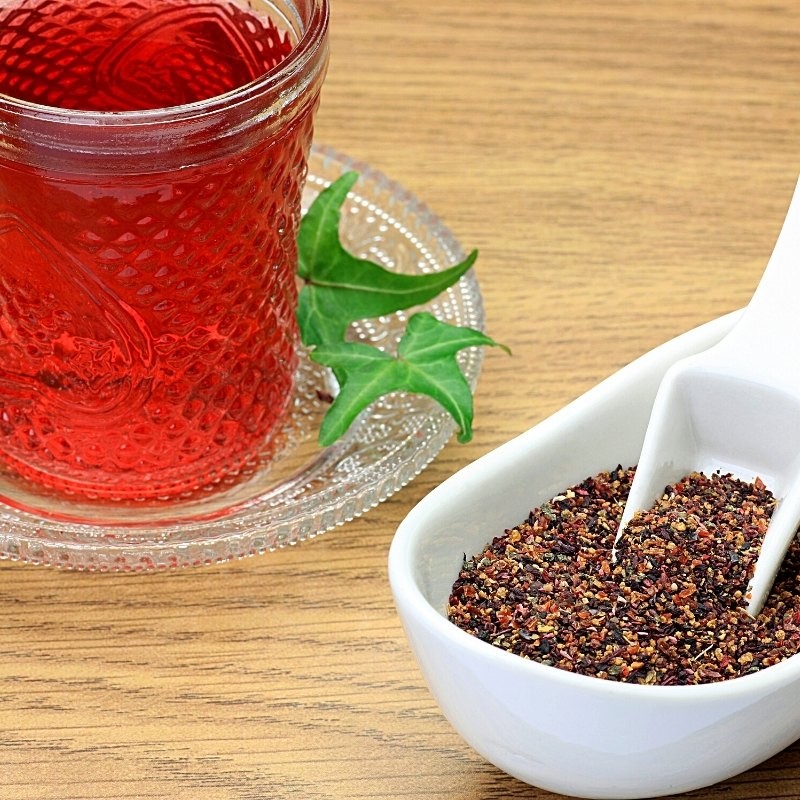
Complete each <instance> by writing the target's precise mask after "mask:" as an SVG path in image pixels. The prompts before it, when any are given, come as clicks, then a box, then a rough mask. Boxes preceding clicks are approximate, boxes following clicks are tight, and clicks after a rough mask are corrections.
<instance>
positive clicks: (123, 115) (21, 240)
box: [0, 0, 328, 500]
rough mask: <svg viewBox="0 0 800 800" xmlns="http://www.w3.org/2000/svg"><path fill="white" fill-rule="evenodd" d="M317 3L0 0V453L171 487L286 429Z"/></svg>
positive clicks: (207, 474) (10, 461)
mask: <svg viewBox="0 0 800 800" xmlns="http://www.w3.org/2000/svg"><path fill="white" fill-rule="evenodd" d="M327 28H328V3H327V0H0V462H2V463H3V464H4V465H5V468H6V469H7V470H10V471H12V472H13V473H15V474H17V475H18V476H21V477H22V478H23V479H28V480H30V481H33V482H34V483H35V484H36V485H38V486H40V487H44V488H46V489H48V490H56V491H59V492H66V493H70V494H74V495H78V496H80V497H84V498H100V499H109V500H117V499H129V500H148V499H156V498H159V499H163V498H175V497H180V496H186V495H188V494H191V493H193V492H196V491H198V490H202V489H207V488H209V487H214V486H216V485H218V484H219V483H220V481H221V480H223V479H225V480H230V476H232V475H234V476H235V475H236V474H237V473H239V472H241V471H242V470H245V469H246V465H247V464H248V463H249V462H250V461H251V460H252V458H253V453H254V452H256V451H259V450H261V449H263V448H264V446H265V443H267V442H268V441H269V439H270V438H271V437H272V436H274V435H275V432H276V430H277V429H279V428H280V425H281V422H282V419H283V417H284V416H285V414H286V410H287V407H288V405H289V401H290V396H291V390H292V381H293V375H294V372H295V369H296V366H297V350H296V322H295V305H296V279H295V271H296V234H297V226H298V223H299V217H300V199H301V191H302V186H303V182H304V178H305V175H306V159H307V156H308V152H309V148H310V145H311V138H312V122H313V116H314V112H315V110H316V107H317V105H318V101H319V94H320V88H321V84H322V81H323V78H324V73H325V69H326V65H327Z"/></svg>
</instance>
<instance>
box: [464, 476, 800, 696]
mask: <svg viewBox="0 0 800 800" xmlns="http://www.w3.org/2000/svg"><path fill="white" fill-rule="evenodd" d="M633 474H634V469H633V468H630V469H623V468H622V467H617V469H616V470H613V471H612V472H605V473H601V474H599V475H597V476H595V477H592V478H588V479H587V480H585V481H584V482H583V483H581V484H579V485H577V486H574V487H572V488H570V489H568V490H566V491H564V492H563V493H562V494H560V495H558V496H557V497H554V498H553V499H552V500H550V501H549V502H548V503H545V504H543V505H542V506H540V507H539V508H537V509H536V510H534V511H532V512H531V513H530V515H529V516H528V518H527V519H526V520H525V521H524V522H522V523H521V524H520V525H517V526H516V527H514V528H512V529H510V530H508V531H506V532H505V534H504V535H503V536H499V537H497V538H496V539H494V540H493V541H492V542H491V543H490V544H489V545H487V547H486V548H485V549H484V550H483V552H481V553H479V554H477V555H475V556H473V557H471V558H467V557H466V556H465V559H464V564H463V567H462V569H461V572H460V573H459V576H458V578H457V580H456V581H455V583H454V585H453V590H452V594H451V596H450V602H449V607H448V617H449V619H450V620H451V621H452V622H453V623H455V624H456V625H458V626H459V627H460V628H463V629H464V630H465V631H467V632H468V633H471V634H473V635H474V636H476V637H478V638H480V639H482V640H484V641H486V642H489V643H490V644H493V645H495V646H497V647H500V648H503V649H504V650H508V651H510V652H512V653H515V654H517V655H520V656H523V657H525V658H529V659H532V660H534V661H538V662H540V663H542V664H547V665H551V666H554V667H558V668H560V669H564V670H568V671H570V672H575V673H579V674H583V675H591V676H594V677H597V678H603V679H607V680H616V681H624V682H628V683H640V684H658V685H683V684H699V683H711V682H715V681H721V680H725V679H728V678H735V677H738V676H741V675H746V674H748V673H751V672H756V671H758V670H760V669H763V668H765V667H768V666H771V665H773V664H777V663H778V662H780V661H782V660H784V659H786V658H789V657H790V656H792V655H794V654H795V653H797V652H798V649H800V578H799V577H798V576H799V575H800V546H799V545H798V543H797V542H796V541H795V542H794V544H793V545H792V547H791V548H790V550H789V553H788V554H787V557H786V559H785V561H784V564H783V567H782V569H781V572H780V573H779V575H778V577H777V579H776V581H775V584H774V587H773V590H772V593H771V595H770V597H769V599H768V601H767V604H766V606H765V608H764V610H763V611H762V613H761V614H760V615H759V617H758V618H757V619H756V620H753V619H752V618H750V617H749V616H748V615H747V613H746V600H745V597H744V595H745V592H746V589H747V584H748V582H749V580H750V578H751V576H752V573H753V570H754V567H755V562H756V559H757V558H758V553H759V549H760V546H761V542H762V539H763V536H764V533H765V531H766V529H767V525H768V523H769V518H770V515H771V514H772V510H773V508H774V506H775V499H774V498H773V496H772V493H771V492H770V491H769V490H768V489H767V488H766V486H765V485H764V484H763V482H762V481H760V480H758V479H757V480H756V481H755V482H754V483H752V484H749V483H745V482H742V481H739V480H737V479H735V478H733V477H732V476H730V475H721V474H714V475H711V476H706V475H703V474H701V473H692V474H691V475H689V476H687V477H685V478H683V479H682V480H681V481H679V482H678V483H676V484H675V485H674V486H668V487H666V490H665V493H664V495H663V496H662V498H661V499H660V500H659V501H658V502H657V503H656V504H655V505H654V506H653V508H651V509H650V510H648V511H645V512H640V513H639V514H637V515H636V516H635V517H634V518H633V520H631V522H630V524H629V526H628V528H627V530H626V533H625V535H624V536H623V537H622V539H621V541H620V543H619V544H618V546H617V558H616V560H615V561H612V546H613V543H614V538H615V536H616V532H617V527H618V524H619V520H620V518H621V516H622V511H623V509H624V506H625V501H626V499H627V496H628V492H629V490H630V485H631V482H632V480H633Z"/></svg>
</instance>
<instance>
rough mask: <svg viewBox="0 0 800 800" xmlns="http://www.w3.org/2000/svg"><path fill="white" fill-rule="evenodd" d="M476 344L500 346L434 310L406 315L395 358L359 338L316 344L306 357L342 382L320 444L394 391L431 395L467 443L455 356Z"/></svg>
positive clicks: (469, 408)
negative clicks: (453, 420)
mask: <svg viewBox="0 0 800 800" xmlns="http://www.w3.org/2000/svg"><path fill="white" fill-rule="evenodd" d="M476 345H489V346H493V347H494V346H499V347H503V345H498V344H497V343H496V342H495V341H494V340H493V339H491V338H490V337H489V336H486V335H485V334H483V333H481V332H480V331H476V330H473V329H472V328H463V327H458V326H455V325H450V324H449V323H446V322H441V321H440V320H438V319H436V317H434V316H433V314H430V313H428V312H419V313H417V314H414V315H413V316H412V317H411V318H410V319H409V321H408V326H407V328H406V332H405V333H404V335H403V337H402V339H401V340H400V342H399V343H398V347H397V355H396V356H394V355H391V354H390V353H386V352H384V351H382V350H379V349H378V348H376V347H372V346H371V345H366V344H362V343H359V342H343V341H342V342H331V343H327V344H321V345H319V346H317V347H316V348H315V349H314V350H313V351H312V353H311V358H312V359H313V360H314V361H316V362H318V363H320V364H323V365H325V366H327V367H330V368H331V369H332V370H333V371H334V372H335V374H336V375H337V377H338V378H339V380H340V384H341V385H340V390H339V394H338V396H337V397H336V399H335V400H334V402H333V405H332V406H331V407H330V409H328V412H327V414H326V415H325V418H324V419H323V422H322V427H321V429H320V433H319V442H320V444H321V445H322V446H327V445H330V444H333V442H335V441H336V440H337V439H338V438H339V437H340V436H342V434H344V433H345V431H346V430H347V429H348V428H349V427H350V425H351V424H352V423H353V422H354V420H355V419H356V417H357V416H358V415H359V414H360V413H361V412H362V411H363V410H364V409H365V408H366V407H367V406H369V405H370V403H372V402H374V401H375V400H377V399H378V398H379V397H382V396H383V395H385V394H388V393H390V392H395V391H406V392H412V393H415V394H424V395H427V396H429V397H432V398H433V399H434V400H436V401H437V402H438V403H439V404H440V405H441V406H442V407H443V408H444V409H445V410H446V411H448V412H449V413H450V414H451V416H452V417H453V418H454V419H455V421H456V423H457V424H458V426H459V436H458V439H459V441H460V442H467V441H469V440H470V439H471V438H472V417H473V405H472V392H471V390H470V387H469V384H468V383H467V380H466V378H465V377H464V375H463V373H462V372H461V369H460V368H459V366H458V361H457V360H456V355H457V353H458V352H459V351H460V350H463V349H464V348H465V347H473V346H476ZM503 349H504V350H506V351H507V348H505V347H503Z"/></svg>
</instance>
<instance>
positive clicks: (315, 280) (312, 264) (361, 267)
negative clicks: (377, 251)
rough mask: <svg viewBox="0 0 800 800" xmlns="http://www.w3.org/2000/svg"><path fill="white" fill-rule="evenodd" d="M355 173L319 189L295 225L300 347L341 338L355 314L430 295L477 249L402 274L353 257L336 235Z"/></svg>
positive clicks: (376, 312) (466, 265) (377, 312)
mask: <svg viewBox="0 0 800 800" xmlns="http://www.w3.org/2000/svg"><path fill="white" fill-rule="evenodd" d="M357 179H358V173H356V172H348V173H345V174H344V175H342V176H341V177H340V178H339V179H338V180H337V181H335V182H334V183H333V184H331V185H330V186H329V187H328V188H327V189H325V190H323V191H322V192H320V194H319V195H318V196H317V198H316V199H315V200H314V202H313V203H312V204H311V207H310V208H309V210H308V212H307V213H306V215H305V217H303V220H302V222H301V224H300V231H299V234H298V240H297V243H298V267H297V274H298V275H299V276H300V278H301V279H302V280H303V281H304V285H303V287H302V288H301V290H300V296H299V298H298V309H297V319H298V323H299V327H300V335H301V338H302V340H303V344H305V345H306V347H313V346H314V345H321V344H323V343H330V342H336V341H343V340H344V338H345V334H346V332H347V328H348V327H349V325H350V324H351V323H352V322H355V321H356V320H359V319H367V318H370V317H379V316H381V315H383V314H392V313H394V312H395V311H399V310H401V309H405V308H410V307H411V306H415V305H420V304H422V303H426V302H428V301H429V300H432V299H433V298H434V297H436V296H437V295H439V294H441V292H443V291H444V290H445V289H447V288H448V287H449V286H452V285H453V284H454V283H456V281H458V280H459V278H461V276H462V275H464V273H465V272H467V270H469V269H470V267H472V265H473V264H474V263H475V259H476V258H477V257H478V253H477V251H473V252H472V253H470V255H469V256H467V258H466V259H464V261H462V262H461V263H459V264H456V265H455V266H453V267H450V268H449V269H446V270H443V271H441V272H434V273H430V274H424V275H407V274H402V273H397V272H392V271H391V270H387V269H384V268H383V267H382V266H380V265H379V264H375V263H373V262H372V261H368V260H366V259H361V258H356V257H355V256H353V255H351V254H350V253H349V252H347V250H345V248H344V247H343V245H342V243H341V240H340V238H339V224H340V222H341V206H342V204H343V203H344V201H345V198H346V197H347V194H348V192H349V191H350V190H351V189H352V188H353V185H354V184H355V182H356V180H357Z"/></svg>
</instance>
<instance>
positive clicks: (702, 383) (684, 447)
mask: <svg viewBox="0 0 800 800" xmlns="http://www.w3.org/2000/svg"><path fill="white" fill-rule="evenodd" d="M693 470H698V471H701V472H704V473H705V474H707V475H710V474H711V473H713V472H714V471H716V470H721V471H722V472H730V473H732V474H733V475H734V476H735V477H738V478H741V479H743V480H747V481H752V480H754V479H755V478H756V477H760V478H761V479H762V480H763V481H764V483H765V484H766V485H767V487H768V488H769V489H771V490H772V492H773V493H774V494H775V497H776V498H777V500H778V505H777V507H776V509H775V511H774V513H773V516H772V520H771V522H770V525H769V528H768V529H767V533H766V535H765V537H764V542H763V545H762V548H761V555H760V556H759V559H758V562H757V563H756V568H755V572H754V575H753V579H752V581H751V583H750V586H749V587H748V601H749V604H748V608H747V611H748V613H749V614H750V615H751V616H753V617H755V616H757V615H758V613H759V612H760V611H761V609H762V608H763V605H764V602H765V600H766V598H767V595H768V594H769V591H770V589H771V588H772V584H773V582H774V580H775V575H776V573H777V571H778V569H779V567H780V564H781V562H782V561H783V558H784V556H785V555H786V551H787V549H788V547H789V545H790V544H791V542H792V539H793V537H794V536H795V533H796V531H797V527H798V523H800V182H799V183H798V185H797V187H796V188H795V192H794V196H793V198H792V202H791V204H790V206H789V211H788V212H787V215H786V219H785V221H784V223H783V228H782V229H781V232H780V235H779V236H778V241H777V243H776V245H775V249H774V251H773V253H772V256H771V258H770V260H769V263H768V264H767V268H766V270H765V271H764V275H763V277H762V278H761V282H760V283H759V285H758V288H757V289H756V292H755V294H754V295H753V298H752V300H751V301H750V303H749V305H748V306H747V307H746V309H745V310H744V312H743V314H742V316H741V318H740V319H739V321H738V322H737V323H736V325H735V326H734V327H733V328H732V329H731V331H730V332H729V333H728V334H727V335H726V336H725V337H724V338H723V339H722V340H721V341H720V342H719V343H718V344H716V345H714V346H713V347H711V348H709V349H708V350H705V351H703V352H701V353H697V354H696V355H692V356H689V357H687V358H684V359H682V360H681V361H678V362H676V363H675V364H674V365H673V366H672V367H670V369H669V370H668V371H667V372H666V374H665V375H664V378H663V380H662V382H661V384H660V386H659V389H658V392H657V394H656V398H655V402H654V403H653V408H652V412H651V416H650V422H649V424H648V426H647V432H646V435H645V439H644V443H643V445H642V452H641V457H640V458H639V462H638V466H637V469H636V476H635V478H634V481H633V485H632V486H631V493H630V496H629V498H628V502H627V505H626V507H625V513H624V514H623V517H622V523H621V526H620V529H619V533H618V534H617V540H619V537H620V536H621V535H622V534H623V531H624V528H625V526H626V525H627V523H628V522H629V521H630V520H631V518H632V517H633V515H634V514H635V512H637V511H640V510H644V509H647V508H649V507H650V506H652V504H653V503H654V502H655V500H656V499H657V498H658V497H660V496H661V494H662V492H663V491H664V487H665V486H667V485H668V484H671V483H674V482H675V481H677V480H679V479H680V478H681V477H683V476H684V475H686V474H688V473H689V472H692V471H693Z"/></svg>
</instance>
